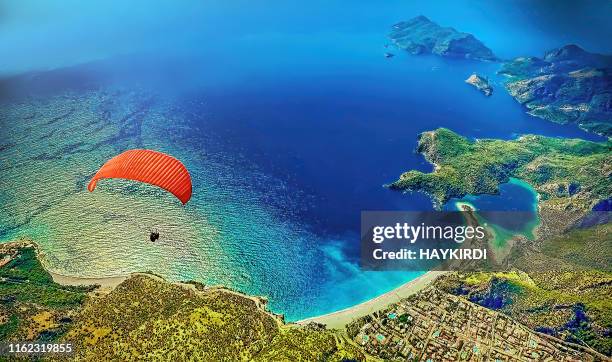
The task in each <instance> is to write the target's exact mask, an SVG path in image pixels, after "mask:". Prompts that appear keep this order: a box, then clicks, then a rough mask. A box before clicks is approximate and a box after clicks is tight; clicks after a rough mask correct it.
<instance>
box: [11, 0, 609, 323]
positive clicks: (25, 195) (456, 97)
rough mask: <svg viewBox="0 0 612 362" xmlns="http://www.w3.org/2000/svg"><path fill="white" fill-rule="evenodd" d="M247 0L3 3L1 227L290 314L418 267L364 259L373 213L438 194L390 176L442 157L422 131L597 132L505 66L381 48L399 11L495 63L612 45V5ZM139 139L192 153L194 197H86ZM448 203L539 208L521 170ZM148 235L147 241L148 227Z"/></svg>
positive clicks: (128, 189)
mask: <svg viewBox="0 0 612 362" xmlns="http://www.w3.org/2000/svg"><path fill="white" fill-rule="evenodd" d="M238 3H240V2H237V3H233V2H232V4H231V5H229V4H221V3H220V2H214V3H213V2H211V3H209V4H199V3H190V2H186V3H185V4H184V5H183V6H181V7H178V6H176V5H173V4H171V3H165V2H160V4H159V5H158V7H152V6H151V7H147V11H144V10H143V9H142V8H140V7H138V6H137V5H125V4H123V5H119V3H113V2H111V3H110V4H114V5H108V4H106V3H105V4H104V5H103V4H97V5H96V4H94V5H83V4H81V3H79V2H75V3H73V4H72V6H73V7H72V8H71V11H70V12H68V13H67V14H66V16H65V17H62V16H60V14H64V13H65V9H61V8H58V6H57V5H46V3H45V2H43V3H39V2H24V5H21V6H17V7H18V8H19V9H18V10H20V11H17V12H15V11H14V10H15V9H13V7H15V6H16V5H12V6H9V7H8V8H7V14H8V15H7V18H8V19H10V20H11V21H8V22H7V23H6V25H5V27H6V29H5V30H4V31H3V35H2V36H1V37H0V49H2V51H4V52H6V53H4V54H10V56H9V59H8V60H6V61H4V63H2V64H1V66H0V72H2V74H4V76H3V78H4V79H3V80H2V81H1V82H2V83H1V84H2V86H1V88H0V102H1V103H2V108H1V109H0V124H1V125H2V128H1V129H0V136H1V140H0V156H1V157H2V163H1V164H0V169H1V170H2V177H1V178H0V190H1V191H0V205H1V206H2V210H3V213H2V214H0V240H2V241H7V240H12V239H15V238H18V237H29V238H33V239H34V240H36V241H38V242H39V243H40V244H41V247H42V249H43V250H44V260H45V263H46V264H47V265H48V266H49V267H50V268H51V269H53V270H54V271H57V272H60V273H66V274H70V275H75V276H88V277H93V276H96V277H99V276H111V275H117V274H123V273H127V272H131V271H152V272H154V273H157V274H160V275H163V276H165V277H167V278H169V279H171V280H198V281H201V282H204V283H207V284H222V285H226V286H229V287H232V288H235V289H237V290H240V291H243V292H247V293H251V294H255V295H262V296H265V297H267V298H268V299H269V307H270V309H271V310H272V311H274V312H277V313H283V314H284V315H285V317H286V318H287V320H289V321H293V320H299V319H302V318H306V317H310V316H314V315H319V314H323V313H328V312H333V311H336V310H339V309H343V308H346V307H349V306H351V305H354V304H357V303H360V302H363V301H365V300H368V299H371V298H373V297H376V296H378V295H380V294H382V293H385V292H387V291H389V290H392V289H394V288H396V287H398V286H400V285H401V284H403V283H405V282H407V281H409V280H412V279H414V278H415V277H417V276H418V275H420V274H422V273H420V272H364V271H362V270H360V268H359V265H358V262H359V260H358V258H359V235H358V233H359V220H360V213H361V211H363V210H430V209H432V205H431V201H430V200H429V199H428V197H427V196H426V195H423V194H419V193H410V194H402V193H399V192H395V191H391V190H389V189H387V188H385V187H384V185H385V184H388V183H390V182H393V181H394V180H395V179H396V178H397V177H399V175H400V174H401V173H402V172H404V171H407V170H410V169H418V170H421V171H424V172H426V171H431V170H432V167H431V165H429V164H428V163H427V162H426V161H425V160H424V159H423V158H422V156H421V155H419V154H416V153H415V152H414V149H415V147H416V139H417V136H418V134H419V133H421V132H423V131H427V130H432V129H435V128H438V127H447V128H450V129H451V130H453V131H455V132H458V133H460V134H462V135H464V136H466V137H469V138H487V137H489V138H492V137H494V138H502V139H512V138H515V137H517V136H518V135H520V134H527V133H534V134H541V135H547V136H555V137H580V138H586V139H592V140H597V139H598V137H596V136H593V135H589V134H587V133H585V132H583V131H581V130H579V129H577V128H575V127H571V126H560V125H557V124H553V123H550V122H547V121H544V120H541V119H538V118H534V117H531V116H529V115H527V114H526V113H525V112H524V110H523V109H522V108H521V106H520V105H519V104H517V103H516V102H515V101H514V100H513V99H512V98H511V97H510V96H509V95H508V94H507V93H506V92H505V91H504V89H503V87H502V84H503V78H502V77H500V76H498V75H496V70H497V69H498V68H499V65H498V64H496V63H482V62H473V61H465V60H449V59H444V58H440V57H436V56H410V55H408V54H405V53H403V52H402V51H400V50H396V49H393V48H385V45H386V44H388V40H387V39H386V34H387V32H388V30H389V27H390V26H391V25H393V24H394V23H396V22H398V21H401V20H405V19H409V18H411V17H414V16H417V15H420V14H423V15H426V16H428V17H430V18H431V19H432V20H434V21H437V22H439V23H440V24H442V25H449V26H454V27H456V28H457V29H460V30H463V31H468V32H472V33H474V34H475V36H476V37H478V38H480V39H481V40H483V41H484V42H485V44H486V45H488V46H489V47H490V48H492V49H493V51H494V52H495V53H497V54H498V55H499V56H501V57H503V58H509V57H514V56H519V55H541V54H542V53H543V52H544V51H546V50H548V49H550V48H554V47H558V46H562V45H565V44H567V43H577V44H580V45H583V46H584V47H586V48H587V49H588V50H592V51H598V52H607V53H612V49H611V48H610V47H611V46H610V44H609V42H607V41H606V40H605V39H609V38H610V36H604V34H608V35H611V36H612V28H611V27H610V25H609V24H607V23H606V21H605V16H603V15H602V12H605V11H602V9H609V8H610V3H603V2H601V3H599V2H589V3H588V4H573V3H569V2H568V3H565V2H538V3H515V2H495V3H490V2H476V3H473V2H470V3H469V5H467V4H466V3H464V2H458V1H448V2H435V1H434V2H431V4H429V2H428V4H427V5H425V4H418V3H409V2H400V1H391V2H385V3H384V4H372V3H371V2H355V3H351V5H350V6H349V5H348V3H346V2H317V1H315V2H308V4H301V3H294V2H282V3H280V2H279V3H274V4H273V3H268V2H262V3H259V4H253V3H251V2H244V3H242V4H241V5H240V6H239V5H238ZM135 4H138V3H135ZM570 4H573V5H570ZM141 5H143V4H141ZM40 6H42V7H43V8H42V10H38V11H34V10H32V9H34V8H35V7H36V8H37V9H38V8H39V7H40ZM45 6H47V7H48V8H45ZM143 6H144V5H143ZM43 10H45V11H43ZM73 13H74V14H73ZM576 13H580V14H582V15H583V16H582V17H575V16H573V14H576ZM15 14H18V15H20V17H18V16H17V15H15ZM75 14H80V16H76V15H75ZM126 14H130V16H127V15H126ZM11 16H13V17H11ZM19 19H22V20H19ZM585 19H586V20H585ZM28 21H29V22H31V23H36V24H38V28H40V29H42V30H39V32H38V33H37V31H38V30H33V29H38V28H32V27H28V26H27V25H28V23H27V22H28ZM24 23H25V24H24ZM118 23H121V26H119V25H118ZM586 23H588V24H589V26H588V27H587V26H586V25H585V24H586ZM29 25H31V24H29ZM94 27H95V29H94ZM587 28H588V29H589V30H588V31H587V30H586V29H587ZM121 29H126V30H125V31H121ZM43 30H44V32H43ZM75 30H77V31H78V32H79V35H78V36H77V35H75ZM45 34H47V35H45ZM75 38H76V39H75ZM48 39H52V40H53V41H52V42H51V44H48V43H49V41H45V40H48ZM94 40H95V41H94ZM92 42H93V43H94V44H96V46H92V45H91V43H92ZM25 49H32V50H28V51H26V50H25ZM388 51H391V52H393V53H394V54H395V55H396V56H395V57H393V58H385V57H384V53H385V52H388ZM28 54H29V56H26V55H28ZM473 72H477V73H479V74H482V75H485V76H488V77H489V78H490V79H491V81H492V83H493V86H494V88H495V90H494V94H493V96H492V97H489V98H487V97H485V96H483V95H482V94H481V93H479V92H478V91H477V90H475V89H473V88H472V87H470V86H468V85H467V84H465V83H464V80H465V79H466V78H467V77H468V76H469V75H470V74H472V73H473ZM129 148H151V149H157V150H160V151H163V152H167V153H170V154H172V155H174V156H176V157H177V158H179V159H181V160H182V161H183V163H184V164H185V165H186V166H187V167H188V169H189V170H190V172H191V174H192V176H193V183H194V195H193V199H192V200H191V201H190V202H189V203H188V204H187V205H186V206H185V207H183V206H181V205H180V203H179V202H177V201H176V200H175V199H173V198H172V197H170V196H168V195H167V194H165V193H164V192H161V191H159V190H157V189H154V188H151V187H147V186H142V185H136V184H133V183H130V182H126V181H118V180H107V181H103V182H100V183H99V185H98V188H97V189H96V190H95V192H93V193H88V192H87V191H86V188H85V185H86V183H87V181H88V180H89V178H90V177H91V176H92V175H93V173H95V171H96V170H97V168H98V167H100V166H101V164H102V163H103V162H104V161H105V160H106V159H108V158H110V157H112V156H113V155H115V154H117V153H119V152H121V151H123V150H125V149H129ZM456 201H468V202H470V203H471V204H473V205H475V206H476V207H477V208H479V209H483V210H485V209H486V210H504V211H508V210H516V211H532V210H534V207H535V205H536V202H537V198H536V195H535V193H534V192H533V190H532V189H530V188H529V187H528V185H525V184H523V183H521V182H518V181H516V180H513V181H511V182H510V183H508V184H506V185H503V186H502V187H501V190H500V194H499V195H485V196H473V195H472V196H467V197H466V198H465V199H464V200H452V202H456ZM535 224H537V220H527V221H526V223H525V225H528V226H529V227H533V225H535ZM153 230H155V231H158V232H159V233H160V241H159V242H157V243H151V242H149V241H148V235H149V233H150V232H151V231H153Z"/></svg>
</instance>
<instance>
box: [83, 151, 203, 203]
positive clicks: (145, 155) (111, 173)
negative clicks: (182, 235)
mask: <svg viewBox="0 0 612 362" xmlns="http://www.w3.org/2000/svg"><path fill="white" fill-rule="evenodd" d="M104 178H121V179H128V180H134V181H140V182H144V183H148V184H151V185H155V186H158V187H161V188H162V189H164V190H166V191H168V192H170V193H171V194H173V195H174V196H176V198H177V199H179V200H180V201H181V202H182V203H183V205H184V204H186V203H187V201H189V199H190V198H191V176H190V175H189V172H188V171H187V169H186V168H185V166H184V165H183V164H182V163H181V161H179V160H177V159H176V158H174V157H172V156H169V155H166V154H164V153H161V152H157V151H151V150H128V151H125V152H123V153H121V154H119V155H117V156H115V157H113V158H111V159H110V160H108V161H107V162H106V163H105V164H104V165H103V166H102V167H101V168H100V169H99V170H98V172H97V173H96V174H95V175H94V177H93V178H92V179H91V181H90V182H89V185H87V189H88V190H89V191H90V192H92V191H93V190H94V189H95V188H96V184H97V182H98V180H100V179H104Z"/></svg>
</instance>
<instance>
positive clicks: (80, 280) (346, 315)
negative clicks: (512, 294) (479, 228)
mask: <svg viewBox="0 0 612 362" xmlns="http://www.w3.org/2000/svg"><path fill="white" fill-rule="evenodd" d="M3 244H5V245H6V244H20V245H21V246H28V245H29V246H32V247H34V249H35V250H36V254H37V257H38V260H39V261H40V262H41V265H42V266H43V268H44V269H45V270H46V271H47V272H48V273H49V274H50V275H51V277H52V278H53V281H54V282H56V283H58V284H62V285H74V286H87V285H98V286H99V287H98V288H97V289H96V291H97V292H99V293H102V294H106V293H110V292H111V291H112V290H113V289H115V288H116V287H117V286H118V285H119V284H121V283H122V282H124V281H125V280H127V279H129V278H131V277H132V276H135V275H146V276H149V277H153V278H158V279H161V280H164V281H166V280H165V279H164V278H162V277H160V276H158V275H155V274H151V273H143V272H136V273H129V274H126V275H118V276H109V277H100V278H90V277H75V276H69V275H64V274H60V273H57V272H54V271H52V270H51V269H50V268H49V266H48V265H46V263H45V262H44V257H42V255H41V251H40V249H39V247H38V244H37V243H36V242H34V241H32V240H20V241H13V242H8V243H3ZM445 273H448V271H428V272H426V273H425V274H423V275H420V276H419V277H417V278H416V279H413V280H411V281H409V282H407V283H405V284H403V285H401V286H399V287H397V288H395V289H393V290H390V291H388V292H386V293H384V294H381V295H379V296H377V297H375V298H372V299H370V300H367V301H365V302H362V303H359V304H356V305H354V306H351V307H348V308H345V309H341V310H338V311H335V312H331V313H328V314H323V315H319V316H315V317H310V318H306V319H302V320H299V321H295V322H290V323H287V325H288V326H291V325H307V324H309V323H312V322H314V323H322V324H325V325H326V326H327V328H329V329H343V328H344V327H345V326H346V325H347V324H349V323H350V322H352V321H354V320H356V319H358V318H360V317H364V316H366V315H368V314H371V313H373V312H375V311H378V310H382V309H384V308H386V307H388V306H389V305H391V304H393V303H396V302H399V301H400V300H401V299H404V298H407V297H409V296H411V295H413V294H416V293H418V292H419V291H421V290H423V289H425V288H426V287H428V286H429V285H430V284H431V283H432V282H433V281H434V280H436V279H437V278H438V277H439V276H441V275H443V274H445ZM169 283H172V284H175V285H180V286H182V287H185V288H188V289H191V290H193V291H195V292H198V291H203V290H198V288H197V287H196V286H195V285H194V284H191V283H188V282H184V281H183V282H169ZM203 289H204V290H209V291H212V290H223V291H226V292H230V293H235V294H239V295H241V296H244V297H247V298H249V299H251V300H253V301H255V302H256V304H257V305H258V306H259V307H260V308H263V309H264V310H265V311H266V312H267V313H270V314H271V315H273V316H274V317H275V319H276V320H277V321H278V322H280V323H281V324H285V322H284V318H283V316H282V315H278V314H275V313H273V312H271V311H269V310H268V309H267V308H266V307H267V300H266V298H262V297H259V296H252V295H247V294H244V293H241V292H238V291H234V290H232V289H231V288H227V287H224V286H205V287H204V288H203Z"/></svg>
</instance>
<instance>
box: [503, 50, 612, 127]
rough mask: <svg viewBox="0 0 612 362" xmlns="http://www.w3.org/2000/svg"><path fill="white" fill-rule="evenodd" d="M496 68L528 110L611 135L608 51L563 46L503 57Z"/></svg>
mask: <svg viewBox="0 0 612 362" xmlns="http://www.w3.org/2000/svg"><path fill="white" fill-rule="evenodd" d="M499 73H500V74H504V75H506V76H508V77H509V80H508V82H507V83H506V89H507V90H508V92H509V93H510V95H512V97H514V99H516V100H517V101H518V102H519V103H521V104H523V105H524V106H525V107H527V109H528V112H529V114H531V115H533V116H536V117H540V118H544V119H547V120H549V121H553V122H556V123H561V124H570V123H573V124H577V125H578V126H579V127H580V128H582V129H584V130H586V131H589V132H594V133H597V134H600V135H604V136H607V137H612V56H607V55H601V54H594V53H589V52H587V51H585V50H584V49H582V48H580V47H579V46H577V45H566V46H564V47H561V48H558V49H554V50H551V51H549V52H547V53H546V54H544V57H543V58H537V57H519V58H516V59H514V60H512V61H509V62H506V63H504V65H503V67H502V69H501V70H500V71H499Z"/></svg>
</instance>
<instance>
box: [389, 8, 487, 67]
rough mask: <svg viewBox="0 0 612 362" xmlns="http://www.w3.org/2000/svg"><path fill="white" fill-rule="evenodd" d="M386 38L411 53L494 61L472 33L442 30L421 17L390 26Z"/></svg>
mask: <svg viewBox="0 0 612 362" xmlns="http://www.w3.org/2000/svg"><path fill="white" fill-rule="evenodd" d="M389 38H390V39H391V41H392V42H393V43H394V44H395V45H396V46H397V47H398V48H400V49H403V50H405V51H407V52H409V53H411V54H436V55H441V56H445V57H450V58H464V59H475V60H486V61H495V60H497V57H496V56H495V55H494V54H493V52H492V51H491V49H489V48H487V47H486V46H485V45H484V44H483V43H482V42H481V41H480V40H478V39H476V38H475V37H474V36H473V35H472V34H468V33H463V32H459V31H457V30H455V29H454V28H451V27H442V26H440V25H438V24H436V23H434V22H433V21H431V20H429V19H428V18H427V17H425V16H422V15H421V16H417V17H415V18H413V19H410V20H407V21H402V22H400V23H397V24H395V25H393V27H392V29H391V33H390V34H389Z"/></svg>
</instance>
